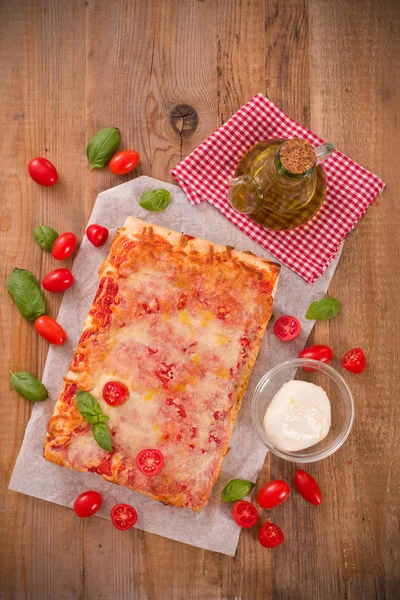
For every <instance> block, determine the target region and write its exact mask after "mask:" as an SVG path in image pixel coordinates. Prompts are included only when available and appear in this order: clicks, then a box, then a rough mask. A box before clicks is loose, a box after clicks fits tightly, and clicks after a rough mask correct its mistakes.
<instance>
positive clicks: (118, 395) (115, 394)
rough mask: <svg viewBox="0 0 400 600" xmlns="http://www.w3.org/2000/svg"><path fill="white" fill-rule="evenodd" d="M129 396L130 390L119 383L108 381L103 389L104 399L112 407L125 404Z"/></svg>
mask: <svg viewBox="0 0 400 600" xmlns="http://www.w3.org/2000/svg"><path fill="white" fill-rule="evenodd" d="M128 396H129V390H128V388H127V387H126V385H124V384H123V383H120V382H119V381H108V382H107V383H106V385H105V386H104V387H103V398H104V400H105V401H106V402H107V404H109V405H110V406H118V404H123V403H124V402H125V400H126V399H127V398H128Z"/></svg>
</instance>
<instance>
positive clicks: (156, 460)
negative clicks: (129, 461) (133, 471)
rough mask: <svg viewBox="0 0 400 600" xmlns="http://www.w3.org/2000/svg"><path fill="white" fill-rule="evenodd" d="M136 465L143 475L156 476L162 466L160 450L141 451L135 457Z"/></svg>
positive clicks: (162, 460) (162, 459) (162, 458)
mask: <svg viewBox="0 0 400 600" xmlns="http://www.w3.org/2000/svg"><path fill="white" fill-rule="evenodd" d="M136 464H137V467H138V469H139V471H140V472H141V473H143V475H156V474H157V473H158V472H159V471H160V469H161V467H162V466H163V464H164V457H163V455H162V452H161V450H157V449H154V448H150V449H148V450H141V451H140V452H139V454H138V455H137V457H136Z"/></svg>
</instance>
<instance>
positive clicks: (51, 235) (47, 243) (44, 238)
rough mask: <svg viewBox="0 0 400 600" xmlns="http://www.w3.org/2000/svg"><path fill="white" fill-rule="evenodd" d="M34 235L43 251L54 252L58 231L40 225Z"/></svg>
mask: <svg viewBox="0 0 400 600" xmlns="http://www.w3.org/2000/svg"><path fill="white" fill-rule="evenodd" d="M33 235H34V236H35V240H36V241H37V243H38V244H39V246H40V247H41V248H43V250H46V252H51V251H52V249H53V245H54V242H55V241H56V239H57V238H58V233H57V231H56V230H55V229H52V228H51V227H47V226H46V225H38V226H37V227H35V229H34V230H33Z"/></svg>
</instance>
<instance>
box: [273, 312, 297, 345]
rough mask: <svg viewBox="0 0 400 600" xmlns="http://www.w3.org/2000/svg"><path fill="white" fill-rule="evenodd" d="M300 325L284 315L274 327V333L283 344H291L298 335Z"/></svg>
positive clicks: (293, 318)
mask: <svg viewBox="0 0 400 600" xmlns="http://www.w3.org/2000/svg"><path fill="white" fill-rule="evenodd" d="M300 331H301V325H300V323H299V321H298V320H297V319H296V317H291V316H290V315H285V316H283V317H280V318H279V319H278V320H277V322H276V323H275V325H274V333H275V335H276V337H277V338H279V339H280V340H283V341H284V342H291V341H292V340H294V339H295V338H297V336H298V335H299V333H300Z"/></svg>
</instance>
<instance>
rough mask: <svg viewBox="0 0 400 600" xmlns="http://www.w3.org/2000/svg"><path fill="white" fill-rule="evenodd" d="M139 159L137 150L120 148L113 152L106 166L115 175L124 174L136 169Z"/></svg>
mask: <svg viewBox="0 0 400 600" xmlns="http://www.w3.org/2000/svg"><path fill="white" fill-rule="evenodd" d="M139 160H140V154H139V152H136V151H135V150H122V152H117V154H114V156H113V157H112V159H111V160H110V162H109V163H108V166H109V167H110V171H112V172H113V173H115V174H116V175H125V174H126V173H130V172H131V171H133V169H136V167H137V166H138V163H139Z"/></svg>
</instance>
